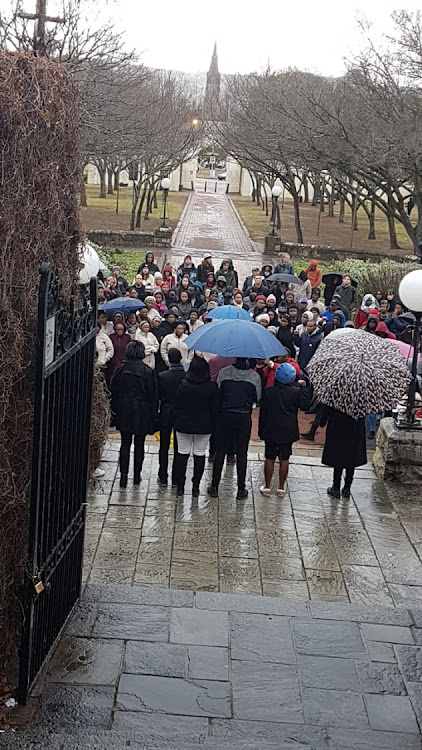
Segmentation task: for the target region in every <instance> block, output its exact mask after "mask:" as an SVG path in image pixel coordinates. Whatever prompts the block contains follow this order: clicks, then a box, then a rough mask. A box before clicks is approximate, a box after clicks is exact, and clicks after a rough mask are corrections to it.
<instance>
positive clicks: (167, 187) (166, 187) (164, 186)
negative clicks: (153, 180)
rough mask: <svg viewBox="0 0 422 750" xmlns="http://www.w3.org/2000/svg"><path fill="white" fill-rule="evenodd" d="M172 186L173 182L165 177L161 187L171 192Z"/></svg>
mask: <svg viewBox="0 0 422 750" xmlns="http://www.w3.org/2000/svg"><path fill="white" fill-rule="evenodd" d="M170 185H171V182H170V178H169V177H164V178H163V179H162V180H161V187H162V188H163V190H170Z"/></svg>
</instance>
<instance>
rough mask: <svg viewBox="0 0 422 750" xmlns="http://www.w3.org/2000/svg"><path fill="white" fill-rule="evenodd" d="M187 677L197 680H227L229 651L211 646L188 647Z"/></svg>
mask: <svg viewBox="0 0 422 750" xmlns="http://www.w3.org/2000/svg"><path fill="white" fill-rule="evenodd" d="M187 652H188V677H189V679H193V680H195V679H197V680H220V681H221V682H227V680H228V679H229V666H230V665H229V662H230V657H229V651H228V649H227V648H215V647H211V646H188V647H187Z"/></svg>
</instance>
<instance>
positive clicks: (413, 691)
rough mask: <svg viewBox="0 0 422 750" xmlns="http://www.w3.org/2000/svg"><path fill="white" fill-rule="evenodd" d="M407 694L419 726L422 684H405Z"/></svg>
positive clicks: (421, 717) (421, 706)
mask: <svg viewBox="0 0 422 750" xmlns="http://www.w3.org/2000/svg"><path fill="white" fill-rule="evenodd" d="M406 687H407V692H408V695H409V698H410V701H411V704H412V708H413V710H414V712H415V715H416V719H417V721H418V724H419V726H421V725H422V684H421V683H417V682H408V683H407V686H406Z"/></svg>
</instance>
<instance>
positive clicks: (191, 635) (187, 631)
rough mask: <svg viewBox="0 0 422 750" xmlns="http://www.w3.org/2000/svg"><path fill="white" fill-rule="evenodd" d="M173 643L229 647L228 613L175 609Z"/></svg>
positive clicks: (171, 638) (171, 632)
mask: <svg viewBox="0 0 422 750" xmlns="http://www.w3.org/2000/svg"><path fill="white" fill-rule="evenodd" d="M170 641H171V642H172V643H186V644H189V645H194V644H198V645H201V646H223V647H227V646H228V642H229V618H228V614H227V612H205V611H201V610H198V609H179V610H177V609H174V610H172V613H171V628H170Z"/></svg>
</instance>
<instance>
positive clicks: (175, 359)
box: [167, 346, 182, 365]
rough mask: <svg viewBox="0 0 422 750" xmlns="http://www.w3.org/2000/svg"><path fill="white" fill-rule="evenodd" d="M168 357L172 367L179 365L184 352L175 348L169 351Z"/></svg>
mask: <svg viewBox="0 0 422 750" xmlns="http://www.w3.org/2000/svg"><path fill="white" fill-rule="evenodd" d="M167 356H168V358H169V362H170V364H171V365H179V364H180V362H181V360H182V352H181V351H179V349H176V348H175V347H174V346H173V347H172V348H171V349H169V350H168V352H167Z"/></svg>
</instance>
